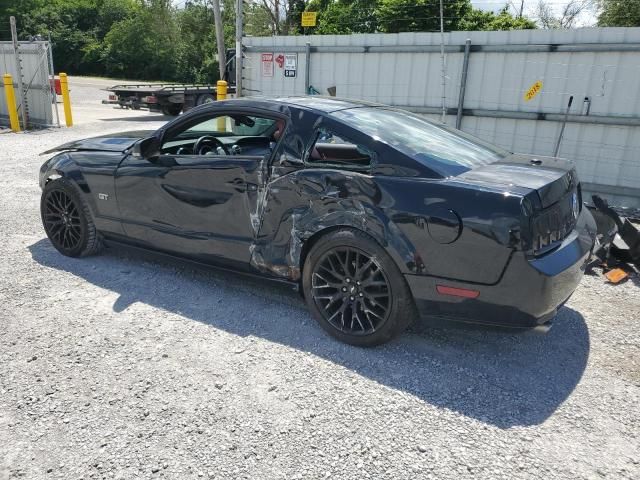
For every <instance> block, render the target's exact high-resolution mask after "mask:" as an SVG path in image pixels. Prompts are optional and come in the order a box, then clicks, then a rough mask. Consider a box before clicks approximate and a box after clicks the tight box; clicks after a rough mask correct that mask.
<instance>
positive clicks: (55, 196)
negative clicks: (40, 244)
mask: <svg viewBox="0 0 640 480" xmlns="http://www.w3.org/2000/svg"><path fill="white" fill-rule="evenodd" d="M43 221H44V228H45V231H46V232H47V235H48V236H49V238H50V239H51V242H52V243H53V244H54V245H55V246H56V247H59V248H61V249H63V250H68V251H72V250H76V249H78V247H80V245H81V244H82V239H83V235H84V229H83V225H82V221H81V220H80V211H79V210H78V207H77V205H76V204H75V203H74V202H73V200H72V199H71V197H70V195H68V194H67V193H66V192H64V191H63V190H52V191H49V192H48V193H47V195H46V196H45V212H44V214H43Z"/></svg>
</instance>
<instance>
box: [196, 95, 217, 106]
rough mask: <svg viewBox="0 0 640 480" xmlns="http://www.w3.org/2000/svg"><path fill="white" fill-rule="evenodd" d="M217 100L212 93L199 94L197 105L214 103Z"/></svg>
mask: <svg viewBox="0 0 640 480" xmlns="http://www.w3.org/2000/svg"><path fill="white" fill-rule="evenodd" d="M215 101H216V98H215V97H214V96H213V95H211V94H210V93H203V94H201V95H198V98H197V99H196V105H204V104H205V103H213V102H215Z"/></svg>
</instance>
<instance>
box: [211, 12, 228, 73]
mask: <svg viewBox="0 0 640 480" xmlns="http://www.w3.org/2000/svg"><path fill="white" fill-rule="evenodd" d="M211 3H212V4H213V19H214V22H215V25H216V44H217V46H218V67H219V70H220V80H224V71H225V66H226V64H227V55H226V49H225V48H224V31H223V30H222V14H221V13H220V0H211Z"/></svg>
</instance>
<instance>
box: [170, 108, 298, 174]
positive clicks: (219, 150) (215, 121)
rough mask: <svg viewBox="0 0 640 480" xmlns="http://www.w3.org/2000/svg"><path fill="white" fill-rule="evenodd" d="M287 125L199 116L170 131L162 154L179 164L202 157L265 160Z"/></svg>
mask: <svg viewBox="0 0 640 480" xmlns="http://www.w3.org/2000/svg"><path fill="white" fill-rule="evenodd" d="M284 126H285V122H284V120H280V119H276V118H268V117H262V116H256V115H246V114H242V113H237V114H236V113H225V114H211V115H206V116H198V117H195V118H193V119H191V120H190V121H187V122H185V123H184V124H182V125H180V126H178V127H176V128H174V129H172V130H170V131H168V132H167V134H166V136H165V138H164V140H163V144H162V148H161V153H162V155H166V156H172V157H174V158H175V161H176V162H177V164H183V163H189V162H193V161H195V160H194V159H192V157H198V158H202V156H237V155H240V156H243V157H252V156H258V157H263V156H264V155H269V154H271V153H272V151H273V149H274V147H275V144H276V143H277V141H278V139H279V138H280V136H281V134H282V132H283V130H284Z"/></svg>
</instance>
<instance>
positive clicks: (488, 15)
mask: <svg viewBox="0 0 640 480" xmlns="http://www.w3.org/2000/svg"><path fill="white" fill-rule="evenodd" d="M458 27H459V28H460V30H527V29H534V28H537V27H536V23H535V22H534V21H533V20H531V19H529V18H526V17H515V16H513V15H511V13H509V8H508V7H507V6H505V7H504V8H503V9H502V10H500V12H498V13H497V14H495V13H493V12H489V11H485V10H480V9H476V8H474V9H472V10H471V11H470V12H469V13H467V15H465V17H464V18H463V19H462V20H461V21H460V23H459V24H458Z"/></svg>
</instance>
